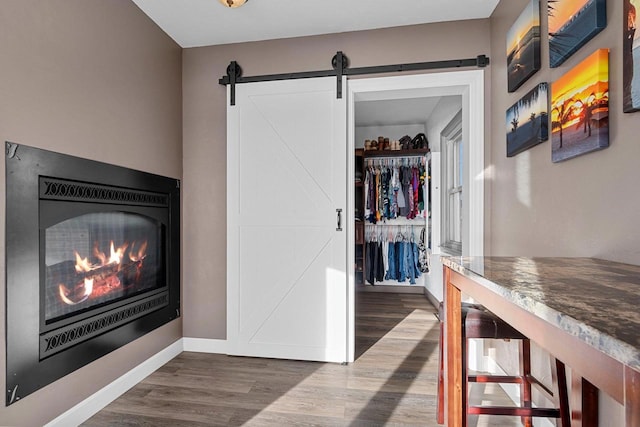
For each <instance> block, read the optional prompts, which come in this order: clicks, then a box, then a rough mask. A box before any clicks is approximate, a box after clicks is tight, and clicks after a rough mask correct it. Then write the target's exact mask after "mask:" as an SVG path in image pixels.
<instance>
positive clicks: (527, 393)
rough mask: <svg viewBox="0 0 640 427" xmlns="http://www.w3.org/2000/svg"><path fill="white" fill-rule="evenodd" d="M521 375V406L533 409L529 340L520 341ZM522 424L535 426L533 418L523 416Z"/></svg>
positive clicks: (530, 426) (527, 426) (529, 426)
mask: <svg viewBox="0 0 640 427" xmlns="http://www.w3.org/2000/svg"><path fill="white" fill-rule="evenodd" d="M519 347H520V375H522V382H521V383H520V406H522V407H523V408H531V407H532V404H531V382H530V378H531V342H530V341H529V340H528V339H523V340H520V346H519ZM522 424H523V425H524V426H525V427H532V426H533V419H532V418H531V416H523V417H522Z"/></svg>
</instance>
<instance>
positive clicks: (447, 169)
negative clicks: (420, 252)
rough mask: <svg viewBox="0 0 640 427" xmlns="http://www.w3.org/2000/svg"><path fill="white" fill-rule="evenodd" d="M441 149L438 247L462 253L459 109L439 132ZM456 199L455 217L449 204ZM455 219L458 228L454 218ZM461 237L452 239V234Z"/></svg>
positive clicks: (461, 148) (462, 191)
mask: <svg viewBox="0 0 640 427" xmlns="http://www.w3.org/2000/svg"><path fill="white" fill-rule="evenodd" d="M440 137H441V152H442V158H441V163H442V189H443V191H442V221H441V244H440V248H441V249H442V250H443V251H444V252H447V253H449V254H451V255H462V239H463V232H462V230H463V226H462V221H463V215H462V212H463V194H464V166H463V161H464V140H463V135H462V110H461V111H459V112H458V113H457V114H456V115H455V116H454V117H453V118H452V119H451V121H450V122H449V124H448V125H447V126H446V127H445V128H444V129H443V130H442V132H441V133H440ZM452 197H453V199H454V200H453V202H454V203H455V202H456V201H457V202H458V203H459V207H458V209H457V217H455V218H453V217H452V216H453V215H456V212H455V209H452V207H451V204H450V203H451V199H452ZM452 211H454V212H452ZM454 221H455V222H456V223H457V230H456V229H455V228H454V224H453V222H454ZM456 231H457V234H458V236H459V238H460V240H459V241H458V240H455V237H454V236H455V234H456Z"/></svg>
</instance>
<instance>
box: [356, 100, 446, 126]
mask: <svg viewBox="0 0 640 427" xmlns="http://www.w3.org/2000/svg"><path fill="white" fill-rule="evenodd" d="M439 101H440V97H439V96H430V97H424V98H408V99H387V100H381V101H361V102H356V108H355V125H356V126H387V125H414V124H425V122H426V121H427V118H428V117H429V116H430V115H431V113H432V112H433V110H434V108H435V107H436V105H437V104H438V102H439Z"/></svg>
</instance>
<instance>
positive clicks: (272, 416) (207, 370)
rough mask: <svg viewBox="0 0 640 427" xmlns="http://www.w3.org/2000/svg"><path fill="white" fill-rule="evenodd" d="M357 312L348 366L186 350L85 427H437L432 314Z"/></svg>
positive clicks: (399, 308) (366, 300)
mask: <svg viewBox="0 0 640 427" xmlns="http://www.w3.org/2000/svg"><path fill="white" fill-rule="evenodd" d="M356 305H357V322H356V324H357V333H356V335H357V344H356V346H357V350H356V357H357V360H356V361H355V362H354V363H352V364H349V365H347V366H343V365H338V364H330V363H317V362H301V361H290V360H275V359H256V358H246V357H228V356H224V355H215V354H203V353H189V352H184V353H182V354H180V355H179V356H178V357H176V358H175V359H173V360H171V361H170V362H169V363H167V364H166V365H164V366H163V367H161V368H160V369H158V370H157V371H156V372H154V373H153V374H151V375H150V376H149V377H147V378H146V379H145V380H144V381H142V382H141V383H139V384H138V385H136V386H135V387H133V388H132V389H131V390H129V391H128V392H127V393H125V394H124V395H122V396H121V397H120V398H118V399H116V400H115V401H114V402H112V403H111V404H110V405H108V406H107V407H106V408H104V409H103V410H102V411H100V412H99V413H98V414H96V415H95V416H93V417H92V418H91V419H89V420H88V421H87V422H86V423H84V424H83V425H85V426H91V427H102V426H141V425H142V426H217V425H222V426H241V425H251V426H289V425H299V426H354V427H355V426H382V425H393V426H436V425H437V424H436V423H435V408H436V405H435V399H436V378H437V377H436V374H437V364H438V353H437V350H438V323H437V319H436V317H435V315H434V312H435V310H434V309H433V307H432V306H431V305H430V304H429V302H428V301H427V299H426V298H425V297H424V296H422V295H411V294H377V293H362V294H359V296H358V300H357V304H356ZM486 425H495V424H486ZM501 425H508V424H502V423H501Z"/></svg>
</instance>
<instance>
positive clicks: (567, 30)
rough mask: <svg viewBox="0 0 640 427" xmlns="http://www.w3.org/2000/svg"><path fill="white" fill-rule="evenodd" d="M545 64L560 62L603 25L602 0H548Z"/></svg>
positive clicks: (603, 1) (605, 8)
mask: <svg viewBox="0 0 640 427" xmlns="http://www.w3.org/2000/svg"><path fill="white" fill-rule="evenodd" d="M547 15H548V17H549V65H550V66H551V67H552V68H554V67H557V66H559V65H560V64H562V63H563V62H564V61H566V60H567V58H569V57H570V56H571V55H573V54H574V53H575V52H576V51H577V50H578V49H580V48H581V47H582V46H584V45H585V43H587V42H588V41H589V40H591V39H592V38H593V37H595V35H596V34H598V33H599V32H600V31H602V30H603V29H604V28H605V27H606V26H607V2H606V0H548V2H547Z"/></svg>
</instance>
